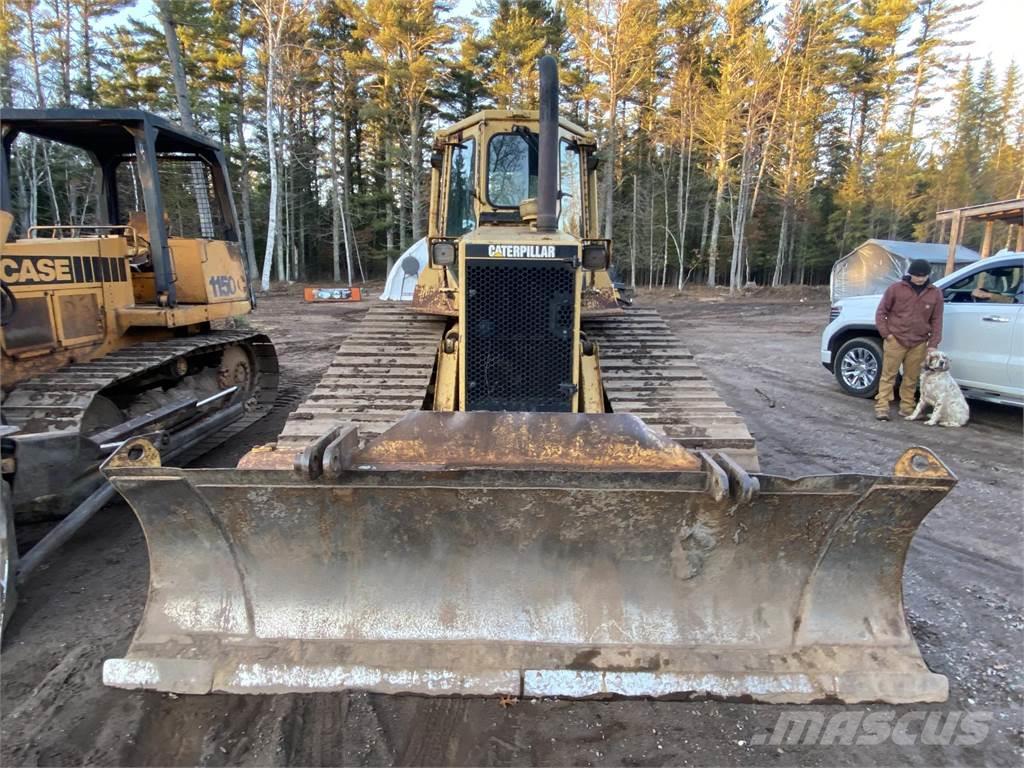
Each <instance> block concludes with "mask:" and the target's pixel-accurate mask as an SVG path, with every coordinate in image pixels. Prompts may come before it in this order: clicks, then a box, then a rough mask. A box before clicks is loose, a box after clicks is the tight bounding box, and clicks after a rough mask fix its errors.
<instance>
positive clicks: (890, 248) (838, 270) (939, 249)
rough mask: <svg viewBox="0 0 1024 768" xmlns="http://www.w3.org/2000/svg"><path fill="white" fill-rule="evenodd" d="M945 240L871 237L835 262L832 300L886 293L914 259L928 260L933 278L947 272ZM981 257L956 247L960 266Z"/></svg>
mask: <svg viewBox="0 0 1024 768" xmlns="http://www.w3.org/2000/svg"><path fill="white" fill-rule="evenodd" d="M948 248H949V246H948V245H946V244H945V243H907V242H903V241H902V240H867V241H866V242H865V243H864V244H863V245H861V246H860V247H858V248H857V249H856V250H854V251H853V252H851V253H849V254H847V255H846V256H844V257H843V258H841V259H839V261H837V262H836V263H835V264H834V265H832V277H831V279H830V280H829V295H830V298H831V299H832V302H833V303H835V302H837V301H839V300H840V299H845V298H847V297H848V296H870V295H872V294H875V293H883V292H884V291H885V289H886V288H888V287H889V285H890V284H892V283H895V282H896V281H897V280H900V279H901V278H902V277H903V276H904V275H905V274H907V268H908V267H909V266H910V262H911V261H913V260H914V259H924V260H925V261H927V262H928V263H929V264H931V267H932V280H937V279H939V278H940V277H942V276H943V275H944V274H945V273H946V254H947V251H948ZM979 258H981V257H980V255H979V254H978V252H977V251H972V250H971V249H970V248H965V247H964V246H962V245H958V246H957V247H956V269H960V267H963V266H965V265H967V264H970V263H971V262H973V261H977V260H978V259H979Z"/></svg>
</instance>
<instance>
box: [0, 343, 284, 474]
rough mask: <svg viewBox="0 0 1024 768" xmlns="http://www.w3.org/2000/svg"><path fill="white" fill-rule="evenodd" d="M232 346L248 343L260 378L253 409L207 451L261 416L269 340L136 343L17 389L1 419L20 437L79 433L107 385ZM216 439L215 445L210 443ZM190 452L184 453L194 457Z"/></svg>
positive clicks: (269, 393) (269, 386) (269, 385)
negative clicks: (89, 411) (28, 434)
mask: <svg viewBox="0 0 1024 768" xmlns="http://www.w3.org/2000/svg"><path fill="white" fill-rule="evenodd" d="M233 344H248V346H249V347H250V349H251V350H252V352H253V354H254V356H255V362H256V370H257V373H258V375H259V388H258V390H257V392H256V400H257V403H256V407H255V408H253V409H251V410H249V411H247V412H246V414H245V415H244V416H243V417H242V418H241V419H239V420H238V421H236V422H233V423H232V424H231V425H230V426H229V427H228V428H227V429H224V430H221V431H220V432H218V434H217V435H215V436H212V437H211V438H208V439H207V440H204V441H203V442H202V443H200V445H203V446H205V450H209V449H210V448H212V447H214V445H216V444H219V443H221V442H223V441H224V440H227V439H228V438H229V437H231V436H232V435H235V434H237V433H238V432H240V431H241V430H243V429H245V428H246V427H248V426H249V425H250V424H252V423H253V422H255V421H257V420H258V419H260V418H262V417H263V416H265V415H266V413H267V411H268V410H269V409H270V407H271V406H272V405H273V404H274V399H275V396H276V392H277V379H278V369H277V357H276V355H275V353H274V348H273V345H272V344H271V343H270V339H269V338H267V336H265V335H264V334H262V333H254V332H252V331H213V332H210V333H204V334H201V335H197V336H189V337H187V338H174V339H164V340H160V341H149V342H143V343H141V344H136V345H134V346H132V347H128V348H125V349H122V350H119V351H117V352H112V353H111V354H109V355H107V356H106V357H103V358H101V359H99V360H95V361H92V362H87V363H76V364H74V365H69V366H67V367H65V368H61V369H59V370H57V371H54V372H53V373H48V374H44V375H41V376H37V377H35V378H33V379H31V380H30V381H26V382H23V383H22V384H19V385H18V386H17V387H16V388H15V389H14V390H12V391H11V392H10V394H8V395H7V397H6V399H5V400H4V405H3V409H4V419H5V421H6V423H7V424H10V425H13V426H17V427H20V428H21V429H22V431H23V432H29V433H36V432H53V431H64V430H77V429H80V428H81V424H82V420H83V418H84V417H85V414H86V411H87V410H88V409H89V406H90V405H91V404H92V402H93V399H94V398H95V397H96V396H97V395H98V394H100V393H101V392H102V391H103V390H105V389H107V388H109V387H112V386H121V385H124V384H126V383H130V382H131V380H132V379H135V378H140V377H142V376H144V375H145V374H147V373H150V372H153V371H155V370H157V369H159V368H160V367H161V366H164V365H167V364H168V363H170V362H171V361H173V360H174V359H176V358H179V357H182V356H191V355H195V354H205V353H208V352H215V351H217V350H219V349H223V348H225V347H227V346H230V345H233ZM214 439H215V440H216V443H211V442H210V441H212V440H214ZM197 449H198V446H197V448H194V449H192V450H190V451H189V453H190V455H192V456H193V457H194V456H195V455H198V454H196V453H195V451H196V450H197Z"/></svg>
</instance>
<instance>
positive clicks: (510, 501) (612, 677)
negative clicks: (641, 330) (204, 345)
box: [103, 411, 956, 703]
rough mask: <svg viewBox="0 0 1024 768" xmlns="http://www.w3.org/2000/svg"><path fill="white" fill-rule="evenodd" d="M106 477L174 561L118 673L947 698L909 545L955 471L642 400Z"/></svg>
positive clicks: (136, 683) (120, 458)
mask: <svg viewBox="0 0 1024 768" xmlns="http://www.w3.org/2000/svg"><path fill="white" fill-rule="evenodd" d="M105 472H106V475H107V477H108V478H109V479H110V481H111V482H112V483H113V485H114V486H115V487H116V488H117V490H118V491H119V492H120V493H121V494H122V495H123V496H124V497H125V498H126V499H127V500H128V502H129V503H130V504H131V506H132V508H133V509H134V510H135V512H136V514H137V515H138V517H139V520H140V521H141V523H142V526H143V529H144V531H145V535H146V541H147V543H148V546H149V555H150V563H151V569H152V570H151V580H150V589H149V599H148V602H147V605H146V608H145V614H144V616H143V619H142V622H141V625H140V626H139V628H138V631H137V633H136V635H135V638H134V640H133V642H132V644H131V647H130V648H129V650H128V652H127V654H126V655H125V657H124V658H121V659H112V660H108V661H107V662H106V663H105V665H104V670H103V677H104V682H105V683H106V684H108V685H112V686H118V687H123V688H152V689H156V690H161V691H174V692H178V693H207V692H210V691H226V692H234V693H275V692H285V691H335V690H343V689H362V690H370V691H380V692H388V693H399V692H403V693H405V692H407V693H419V694H440V695H453V694H454V695H498V694H504V695H509V696H520V697H540V696H558V697H572V698H577V697H580V698H583V697H606V696H645V697H648V696H649V697H689V696H712V697H725V698H741V697H742V698H750V699H753V700H757V701H765V702H779V703H797V702H825V701H845V702H867V701H886V702H892V703H901V702H938V701H943V700H945V699H946V697H947V693H948V685H947V681H946V678H945V677H944V676H942V675H938V674H933V673H931V672H930V671H929V670H928V669H927V667H926V666H925V664H924V661H923V660H922V658H921V654H920V652H919V650H918V647H917V644H916V643H915V641H914V638H913V636H912V635H911V632H910V630H909V628H908V626H907V622H906V618H905V615H904V610H903V599H902V573H903V565H904V561H905V558H906V554H907V550H908V548H909V546H910V541H911V539H912V537H913V535H914V532H915V531H916V530H917V528H918V526H919V525H920V523H921V521H922V519H923V518H924V517H925V515H926V514H927V513H928V512H929V511H930V510H931V509H932V508H933V507H934V506H935V505H936V504H937V503H938V502H939V501H940V500H941V499H942V498H943V497H944V496H945V495H946V494H947V493H948V492H949V491H950V489H951V488H952V487H953V486H954V484H955V482H956V479H955V478H954V476H953V475H952V473H951V472H950V471H949V470H948V469H947V468H946V467H945V466H944V465H943V464H942V462H941V461H939V460H938V459H937V458H936V457H935V456H934V455H933V454H931V453H930V452H929V451H928V450H926V449H924V448H911V449H909V450H908V451H906V452H905V453H904V454H903V455H902V456H901V457H900V458H899V459H898V461H897V462H896V465H895V467H894V470H893V472H892V474H891V475H887V476H872V475H830V476H821V477H802V478H798V479H789V478H784V477H777V476H772V475H766V474H754V475H749V474H747V473H746V472H745V471H744V470H742V469H741V468H740V467H739V466H738V465H737V464H735V463H734V462H733V461H732V460H730V459H729V458H728V456H726V455H724V454H720V453H715V454H712V453H697V452H690V451H688V450H686V449H684V448H682V447H680V446H679V445H678V444H676V443H675V442H672V441H671V440H668V439H667V438H665V437H664V436H662V435H660V434H658V433H657V432H655V431H653V430H651V429H650V428H648V427H647V426H645V425H644V423H643V422H642V421H641V420H640V419H638V418H636V417H635V416H631V415H627V414H574V413H499V412H494V413H490V412H472V413H438V412H428V411H420V412H414V413H411V414H409V415H408V416H406V417H405V418H404V419H402V420H401V421H399V422H397V423H396V424H395V425H394V426H393V427H392V428H391V429H389V430H387V431H386V432H384V433H383V434H382V435H380V436H379V437H377V438H375V439H373V440H371V441H370V442H369V443H368V444H367V445H366V446H365V447H364V448H361V449H360V448H358V441H357V437H356V434H355V430H354V428H353V427H345V428H341V429H337V430H334V431H333V432H331V433H329V434H327V435H325V436H324V437H323V438H322V439H321V440H319V441H317V442H316V443H314V444H313V445H311V446H310V447H309V448H308V449H307V450H305V451H304V452H303V453H302V454H301V455H300V456H298V457H297V458H296V460H295V466H294V468H291V469H259V468H252V469H235V470H222V469H175V468H169V467H162V466H161V465H160V458H159V454H158V452H157V451H156V450H155V449H154V448H153V446H152V445H150V444H149V443H147V442H146V441H145V440H144V439H139V440H134V441H130V442H129V443H126V444H125V445H123V446H122V447H121V448H120V450H119V451H118V452H117V453H115V454H114V455H113V456H112V457H111V458H110V459H109V460H108V462H107V465H106V467H105Z"/></svg>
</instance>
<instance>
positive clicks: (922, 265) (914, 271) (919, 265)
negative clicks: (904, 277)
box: [907, 259, 932, 277]
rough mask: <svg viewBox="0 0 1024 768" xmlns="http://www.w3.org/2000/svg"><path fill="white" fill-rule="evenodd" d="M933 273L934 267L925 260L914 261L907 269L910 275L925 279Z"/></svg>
mask: <svg viewBox="0 0 1024 768" xmlns="http://www.w3.org/2000/svg"><path fill="white" fill-rule="evenodd" d="M931 273H932V265H931V264H929V263H928V262H927V261H925V260H924V259H914V260H913V261H912V262H910V266H909V267H908V268H907V274H908V275H914V276H915V277H924V276H926V275H930V274H931Z"/></svg>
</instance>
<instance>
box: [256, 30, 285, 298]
mask: <svg viewBox="0 0 1024 768" xmlns="http://www.w3.org/2000/svg"><path fill="white" fill-rule="evenodd" d="M267 23H268V26H269V24H270V21H269V20H268V21H267ZM267 37H268V40H267V43H268V44H267V99H266V109H267V112H266V130H267V163H268V165H269V166H270V205H269V215H268V218H267V246H266V248H265V249H264V251H263V277H262V279H261V281H260V288H261V289H262V290H264V291H269V290H270V269H271V266H272V265H273V260H274V250H275V246H276V245H277V198H278V189H277V187H278V174H277V147H276V146H275V142H274V85H275V83H274V74H275V73H274V68H275V67H276V66H277V50H276V48H275V46H274V45H273V44H272V40H271V38H272V37H273V35H272V33H271V30H270V29H268V30H267ZM278 276H279V277H280V272H278Z"/></svg>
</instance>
